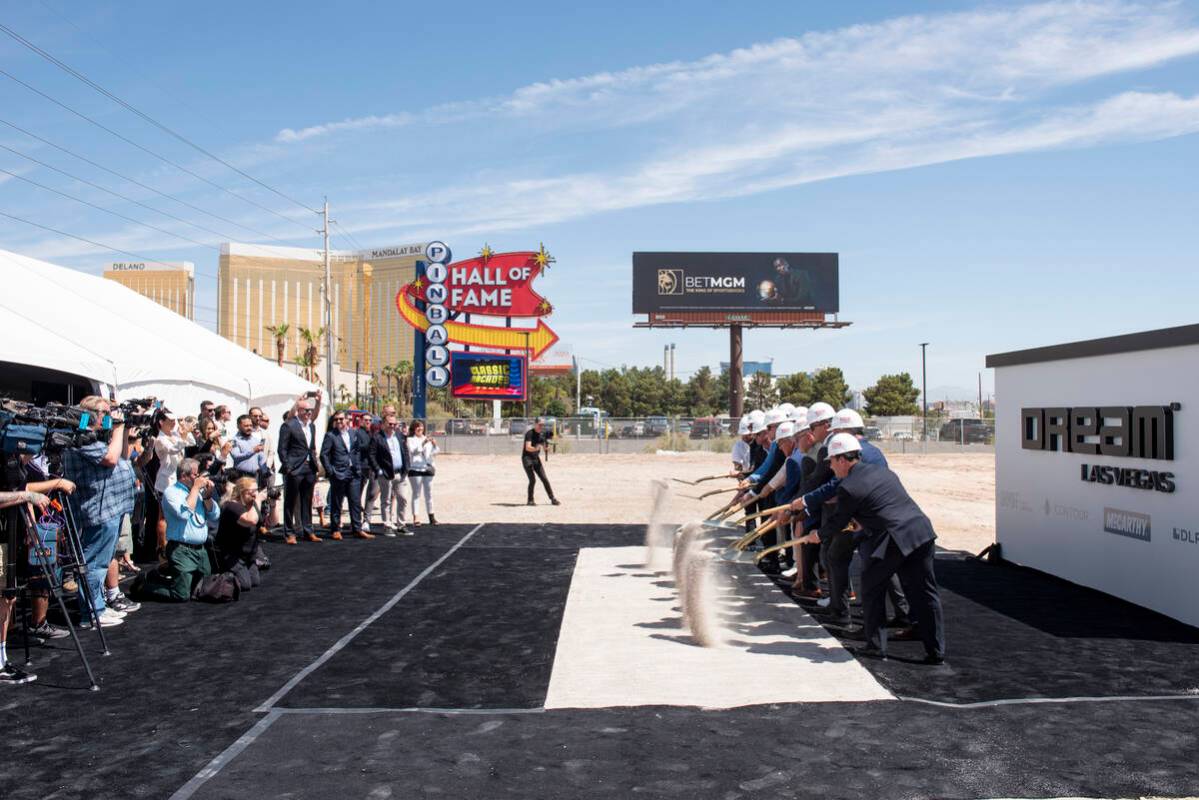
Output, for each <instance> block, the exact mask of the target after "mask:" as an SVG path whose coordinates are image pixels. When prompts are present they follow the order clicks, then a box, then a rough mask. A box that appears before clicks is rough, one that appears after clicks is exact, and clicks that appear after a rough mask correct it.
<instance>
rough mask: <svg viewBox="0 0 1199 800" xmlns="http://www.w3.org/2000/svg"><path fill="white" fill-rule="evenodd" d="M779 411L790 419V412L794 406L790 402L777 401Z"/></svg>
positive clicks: (793, 409)
mask: <svg viewBox="0 0 1199 800" xmlns="http://www.w3.org/2000/svg"><path fill="white" fill-rule="evenodd" d="M779 411H782V412H783V415H784V416H785V417H786V418H787V419H791V413H792V412H793V411H795V406H793V405H791V404H790V403H779Z"/></svg>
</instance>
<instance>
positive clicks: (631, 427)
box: [620, 421, 645, 439]
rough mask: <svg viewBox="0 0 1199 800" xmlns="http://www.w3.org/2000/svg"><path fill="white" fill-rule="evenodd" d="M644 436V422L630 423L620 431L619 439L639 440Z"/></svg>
mask: <svg viewBox="0 0 1199 800" xmlns="http://www.w3.org/2000/svg"><path fill="white" fill-rule="evenodd" d="M643 436H645V423H644V422H640V421H638V422H630V423H629V424H628V425H625V426H624V427H623V428H621V429H620V437H621V438H622V439H640V438H641V437H643Z"/></svg>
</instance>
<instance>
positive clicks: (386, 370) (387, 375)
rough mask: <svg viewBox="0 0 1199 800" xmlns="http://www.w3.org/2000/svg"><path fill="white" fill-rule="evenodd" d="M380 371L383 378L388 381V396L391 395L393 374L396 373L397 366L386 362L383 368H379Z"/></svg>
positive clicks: (372, 383)
mask: <svg viewBox="0 0 1199 800" xmlns="http://www.w3.org/2000/svg"><path fill="white" fill-rule="evenodd" d="M379 372H380V373H381V374H382V375H383V378H384V379H385V380H386V381H387V396H389V397H390V396H391V377H392V376H393V375H395V367H393V366H391V365H390V364H384V365H383V368H382V369H381V370H379ZM371 386H374V381H371Z"/></svg>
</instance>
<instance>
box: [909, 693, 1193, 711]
mask: <svg viewBox="0 0 1199 800" xmlns="http://www.w3.org/2000/svg"><path fill="white" fill-rule="evenodd" d="M896 699H898V700H902V701H904V702H905V703H923V704H924V705H927V706H937V707H938V708H958V709H967V708H992V707H994V706H1024V705H1037V704H1043V703H1130V702H1146V701H1159V700H1190V701H1192V702H1194V701H1197V700H1199V695H1193V694H1189V695H1188V694H1148V695H1110V696H1107V697H1013V698H1008V699H1004V700H983V701H980V702H977V703H946V702H943V701H941V700H926V699H924V698H923V697H898V696H897V698H896Z"/></svg>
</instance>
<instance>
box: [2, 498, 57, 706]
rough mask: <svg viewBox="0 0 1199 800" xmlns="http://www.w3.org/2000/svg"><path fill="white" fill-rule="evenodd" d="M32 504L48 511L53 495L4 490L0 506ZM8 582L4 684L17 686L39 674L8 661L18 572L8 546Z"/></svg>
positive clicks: (4, 612)
mask: <svg viewBox="0 0 1199 800" xmlns="http://www.w3.org/2000/svg"><path fill="white" fill-rule="evenodd" d="M27 503H28V504H32V506H33V507H36V508H37V509H38V510H39V511H44V510H45V509H46V507H47V506H48V505H49V504H50V498H48V497H46V495H44V494H41V493H39V492H31V491H23V492H0V508H11V507H13V506H21V505H24V504H27ZM3 550H4V585H3V587H0V588H2V589H3V592H2V593H0V686H3V685H9V686H16V685H19V684H22V683H31V682H33V681H35V680H37V675H34V674H33V673H32V672H26V671H25V670H23V669H21V668H20V667H18V666H16V665H15V664H9V663H8V620H9V617H10V616H11V615H12V609H13V605H14V604H15V603H16V572H15V571H14V570H13V568H12V564H13V562H14V561H15V559H14V557H13V556H14V554H12V553H9V552H7V551H8V547H7V546H4V548H3Z"/></svg>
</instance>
